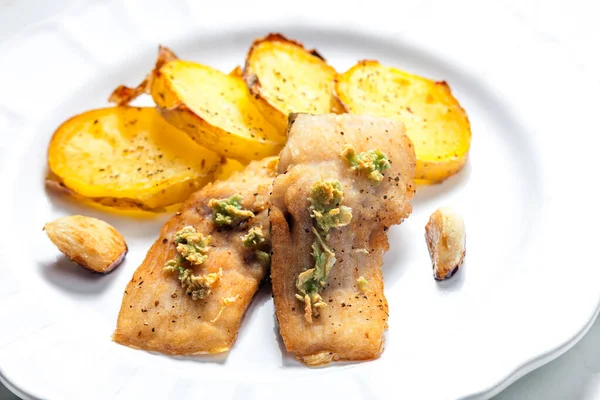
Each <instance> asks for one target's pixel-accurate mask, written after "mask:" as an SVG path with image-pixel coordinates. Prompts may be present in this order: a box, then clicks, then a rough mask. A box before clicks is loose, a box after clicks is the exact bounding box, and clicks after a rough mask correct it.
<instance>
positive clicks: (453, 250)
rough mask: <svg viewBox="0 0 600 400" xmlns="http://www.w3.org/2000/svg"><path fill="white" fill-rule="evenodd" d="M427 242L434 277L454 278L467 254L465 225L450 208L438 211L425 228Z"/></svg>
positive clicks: (441, 278)
mask: <svg viewBox="0 0 600 400" xmlns="http://www.w3.org/2000/svg"><path fill="white" fill-rule="evenodd" d="M425 240H426V241H427V247H428V248H429V255H430V256H431V262H432V264H433V277H434V278H435V279H436V280H444V279H448V278H450V277H452V275H454V274H455V273H456V271H458V269H459V268H460V266H461V265H462V263H463V260H464V258H465V252H466V248H465V246H466V234H465V223H464V221H463V219H462V217H461V216H460V215H458V214H457V213H455V212H454V210H452V209H451V208H449V207H442V208H439V209H438V210H436V211H435V212H434V213H433V214H431V216H430V217H429V222H428V223H427V225H426V226H425Z"/></svg>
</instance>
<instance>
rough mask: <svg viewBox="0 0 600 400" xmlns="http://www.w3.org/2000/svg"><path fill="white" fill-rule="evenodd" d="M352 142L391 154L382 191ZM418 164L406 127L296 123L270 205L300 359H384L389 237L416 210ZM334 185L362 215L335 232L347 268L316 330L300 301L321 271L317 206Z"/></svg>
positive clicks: (289, 342) (281, 287) (278, 277)
mask: <svg viewBox="0 0 600 400" xmlns="http://www.w3.org/2000/svg"><path fill="white" fill-rule="evenodd" d="M346 144H350V145H353V146H354V148H355V149H356V151H357V152H363V151H369V150H372V149H374V148H379V149H380V150H382V151H384V152H385V153H386V154H387V156H388V157H389V160H390V162H391V167H390V168H389V169H387V170H385V171H384V173H383V174H384V178H383V181H382V182H381V183H380V184H379V185H377V184H374V183H373V181H371V180H369V179H368V178H367V177H365V176H364V175H361V174H360V173H359V172H356V171H353V170H352V169H351V168H350V166H349V165H348V163H347V161H346V160H345V159H344V158H343V157H341V155H340V153H341V152H342V150H343V148H344V146H345V145H346ZM415 164H416V161H415V153H414V149H413V145H412V143H411V141H410V139H409V138H408V137H407V136H406V134H405V130H404V126H403V124H402V123H401V122H398V121H392V120H388V119H384V118H379V117H366V116H355V115H350V114H343V115H334V114H329V115H320V116H311V115H307V114H298V115H292V116H290V122H289V126H288V142H287V144H286V146H285V147H284V149H283V150H282V152H281V154H280V161H279V167H278V172H279V174H280V175H278V176H277V178H276V179H275V182H274V185H273V192H272V196H271V204H270V206H269V207H270V221H271V235H272V236H271V237H272V242H273V249H272V250H273V257H272V264H271V279H272V284H273V292H274V299H275V310H276V315H277V320H278V322H279V327H280V332H281V336H282V337H283V341H284V343H285V346H286V348H287V350H288V351H290V352H291V353H294V354H295V356H296V357H297V358H298V359H299V360H300V361H302V362H304V363H306V364H309V365H316V364H324V363H328V362H330V361H335V360H369V359H374V358H376V357H378V356H379V354H380V353H381V351H382V349H383V332H384V330H385V329H386V328H387V316H388V306H387V301H386V299H385V296H384V293H383V280H382V272H381V265H382V264H383V254H384V253H385V251H387V250H388V248H389V245H388V240H387V233H386V231H387V229H388V228H389V227H390V226H391V225H394V224H398V223H400V222H402V220H403V219H404V218H406V217H407V216H408V215H409V214H410V212H411V206H410V204H409V202H408V201H409V199H410V198H411V197H412V196H413V194H414V192H415V187H414V183H413V180H414V174H415ZM324 179H337V180H339V181H340V183H341V184H342V186H343V190H344V200H343V202H342V204H343V205H346V206H348V207H351V208H352V221H351V222H350V224H349V225H347V226H344V227H341V228H337V229H332V230H330V237H329V241H328V243H329V245H330V246H331V247H332V249H333V250H334V252H335V254H336V257H337V262H336V264H335V265H334V266H333V268H332V270H331V273H330V275H329V279H328V285H327V287H325V288H324V289H323V291H322V293H321V296H322V298H323V301H324V302H325V303H326V304H327V307H325V308H324V309H322V310H321V312H320V316H319V317H317V318H313V320H312V323H309V322H307V321H306V319H305V317H304V305H303V304H302V303H301V302H300V301H298V299H296V298H295V294H296V293H297V291H296V290H297V289H296V284H295V283H296V278H297V277H298V275H299V274H300V272H302V271H304V270H305V269H307V268H311V267H312V266H313V265H314V260H313V256H312V255H311V252H312V250H311V245H312V242H313V240H314V234H313V233H312V232H311V227H312V223H313V222H312V218H311V216H310V213H309V210H308V206H309V202H308V200H307V198H308V197H309V193H310V192H309V191H310V187H311V185H312V184H313V183H315V182H317V181H319V180H324ZM367 252H368V254H367ZM361 276H362V277H364V278H366V280H367V285H366V286H367V287H366V289H365V290H364V292H363V291H361V290H360V289H359V286H360V285H358V282H357V280H358V278H359V277H361Z"/></svg>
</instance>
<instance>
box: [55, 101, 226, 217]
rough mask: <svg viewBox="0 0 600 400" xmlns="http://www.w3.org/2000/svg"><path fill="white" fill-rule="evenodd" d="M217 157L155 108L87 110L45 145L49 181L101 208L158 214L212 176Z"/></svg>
mask: <svg viewBox="0 0 600 400" xmlns="http://www.w3.org/2000/svg"><path fill="white" fill-rule="evenodd" d="M220 165H221V157H219V156H218V155H217V154H216V153H214V152H212V151H210V150H207V149H205V148H203V147H201V146H200V145H198V144H196V143H195V142H194V141H192V140H191V139H190V138H189V137H188V136H187V135H186V134H185V133H183V132H182V131H180V130H179V129H177V128H175V127H173V126H172V125H170V124H168V123H167V122H166V121H164V120H163V119H162V118H161V116H160V115H159V114H158V112H157V111H156V109H155V108H148V107H145V108H141V107H112V108H103V109H98V110H92V111H87V112H85V113H83V114H79V115H77V116H75V117H73V118H71V119H69V120H68V121H66V122H65V123H63V124H62V125H61V126H60V127H59V128H58V129H57V130H56V132H55V133H54V136H53V137H52V140H51V141H50V145H49V147H48V167H49V170H50V173H49V181H50V183H51V184H54V185H55V186H57V185H58V186H62V187H65V188H66V189H68V190H70V191H72V192H75V193H76V194H77V195H80V196H83V197H86V198H90V199H92V200H95V201H98V202H100V203H101V204H103V205H111V204H112V205H115V206H122V205H125V206H126V207H128V208H129V207H139V208H141V209H146V210H158V209H162V208H163V207H166V206H169V205H172V204H175V203H180V202H182V201H184V200H185V199H187V198H188V197H189V196H190V195H191V194H192V193H193V192H195V191H196V190H198V189H199V188H201V187H202V186H204V185H205V184H206V183H208V182H209V181H210V180H212V179H213V178H214V174H215V172H216V171H217V170H218V169H219V168H220Z"/></svg>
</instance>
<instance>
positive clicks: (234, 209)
mask: <svg viewBox="0 0 600 400" xmlns="http://www.w3.org/2000/svg"><path fill="white" fill-rule="evenodd" d="M208 206H209V207H211V208H212V209H213V213H214V214H213V221H215V224H217V225H219V226H233V225H237V224H239V223H241V222H244V221H246V220H247V219H249V218H252V217H254V213H253V212H252V211H250V210H245V209H244V208H243V207H242V196H240V195H239V194H235V195H233V196H231V197H228V198H226V199H221V200H217V199H211V200H210V201H209V202H208Z"/></svg>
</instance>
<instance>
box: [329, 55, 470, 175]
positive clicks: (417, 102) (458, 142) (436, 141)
mask: <svg viewBox="0 0 600 400" xmlns="http://www.w3.org/2000/svg"><path fill="white" fill-rule="evenodd" d="M335 92H336V95H337V97H338V99H339V100H340V102H341V103H342V104H343V105H344V108H345V109H346V110H347V111H348V112H352V113H355V114H367V115H375V116H382V117H389V118H397V119H399V120H401V121H402V122H403V123H404V124H405V125H406V130H407V134H408V136H409V137H410V138H411V140H412V142H413V144H414V146H415V152H416V155H417V170H416V179H417V180H420V181H423V182H427V183H435V182H440V181H443V180H444V179H446V178H448V177H449V176H451V175H453V174H455V173H457V172H458V171H460V170H461V168H462V167H463V166H464V164H465V162H466V160H467V155H468V152H469V148H470V143H471V127H470V124H469V120H468V118H467V115H466V113H465V111H464V110H463V109H462V107H461V106H460V104H459V103H458V101H457V100H456V99H455V98H454V96H453V95H452V92H451V91H450V88H449V86H448V84H447V83H446V82H435V81H432V80H429V79H425V78H422V77H419V76H416V75H411V74H408V73H406V72H403V71H400V70H398V69H395V68H390V67H384V66H382V65H381V64H379V62H377V61H370V60H365V61H361V62H359V63H358V64H357V65H355V66H354V67H352V68H350V69H349V70H348V71H347V72H345V73H343V74H341V75H340V76H338V78H337V80H336V83H335Z"/></svg>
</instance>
